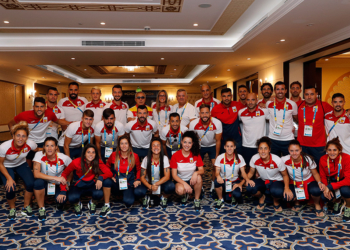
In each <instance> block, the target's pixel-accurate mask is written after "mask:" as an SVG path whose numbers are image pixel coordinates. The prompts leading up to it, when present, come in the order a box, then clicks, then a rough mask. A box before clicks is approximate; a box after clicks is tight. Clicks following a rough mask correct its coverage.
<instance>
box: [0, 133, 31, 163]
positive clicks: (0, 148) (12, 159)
mask: <svg viewBox="0 0 350 250" xmlns="http://www.w3.org/2000/svg"><path fill="white" fill-rule="evenodd" d="M36 148H37V145H36V143H35V142H34V141H32V140H30V139H28V140H27V141H26V143H25V144H24V145H23V146H22V148H21V149H20V150H17V149H16V148H15V146H14V144H13V139H11V140H8V141H5V142H4V143H3V144H1V145H0V157H4V158H5V160H4V166H5V167H6V168H14V167H18V166H20V165H22V164H23V163H25V162H26V157H27V155H28V153H29V151H30V150H35V149H36ZM18 155H19V156H18ZM17 157H18V158H17Z"/></svg>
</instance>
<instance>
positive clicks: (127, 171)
mask: <svg viewBox="0 0 350 250" xmlns="http://www.w3.org/2000/svg"><path fill="white" fill-rule="evenodd" d="M130 165H131V160H130V161H129V164H128V168H127V170H126V178H128V174H129V167H130ZM119 167H120V159H119V161H118V178H119V175H120V172H119Z"/></svg>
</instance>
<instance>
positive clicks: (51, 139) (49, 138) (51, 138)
mask: <svg viewBox="0 0 350 250" xmlns="http://www.w3.org/2000/svg"><path fill="white" fill-rule="evenodd" d="M48 141H53V142H54V143H55V146H56V147H57V139H56V138H55V137H52V136H49V137H46V139H45V141H44V146H43V154H46V152H45V144H46V142H48ZM56 152H57V149H56Z"/></svg>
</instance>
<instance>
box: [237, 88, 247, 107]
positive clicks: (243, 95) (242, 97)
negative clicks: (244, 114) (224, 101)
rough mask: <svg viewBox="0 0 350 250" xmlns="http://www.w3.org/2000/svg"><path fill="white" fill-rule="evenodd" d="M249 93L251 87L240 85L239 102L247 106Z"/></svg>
mask: <svg viewBox="0 0 350 250" xmlns="http://www.w3.org/2000/svg"><path fill="white" fill-rule="evenodd" d="M248 93H249V89H248V87H247V86H245V85H240V86H238V97H239V102H240V103H241V104H242V105H243V106H244V107H247V95H248Z"/></svg>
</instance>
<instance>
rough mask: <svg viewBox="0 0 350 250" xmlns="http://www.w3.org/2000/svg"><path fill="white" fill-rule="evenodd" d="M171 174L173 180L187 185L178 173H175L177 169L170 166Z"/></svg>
mask: <svg viewBox="0 0 350 250" xmlns="http://www.w3.org/2000/svg"><path fill="white" fill-rule="evenodd" d="M171 175H172V176H173V179H174V181H176V182H178V183H181V184H182V185H184V186H185V185H188V184H187V183H186V182H185V181H183V180H182V179H181V178H180V177H179V176H178V175H177V169H176V168H172V169H171Z"/></svg>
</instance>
